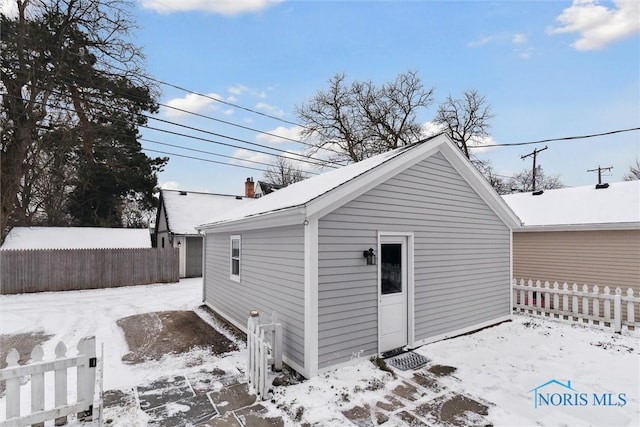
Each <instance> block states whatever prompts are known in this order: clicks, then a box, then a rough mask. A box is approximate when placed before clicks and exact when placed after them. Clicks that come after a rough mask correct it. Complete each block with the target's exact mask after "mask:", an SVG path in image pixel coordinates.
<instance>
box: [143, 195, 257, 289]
mask: <svg viewBox="0 0 640 427" xmlns="http://www.w3.org/2000/svg"><path fill="white" fill-rule="evenodd" d="M247 201H253V199H251V198H249V199H247V198H243V197H241V196H231V195H226V194H212V193H202V192H196V191H182V190H164V189H162V190H160V200H159V203H158V210H157V212H156V221H155V225H156V227H155V244H156V245H157V247H159V248H164V247H174V248H179V252H180V277H200V276H202V236H201V235H199V234H198V231H197V230H196V226H197V225H199V224H202V223H204V222H206V221H207V220H208V219H211V215H212V213H213V215H217V214H219V213H222V212H226V211H228V210H230V209H233V208H235V207H237V206H238V205H240V204H242V203H246V202H247Z"/></svg>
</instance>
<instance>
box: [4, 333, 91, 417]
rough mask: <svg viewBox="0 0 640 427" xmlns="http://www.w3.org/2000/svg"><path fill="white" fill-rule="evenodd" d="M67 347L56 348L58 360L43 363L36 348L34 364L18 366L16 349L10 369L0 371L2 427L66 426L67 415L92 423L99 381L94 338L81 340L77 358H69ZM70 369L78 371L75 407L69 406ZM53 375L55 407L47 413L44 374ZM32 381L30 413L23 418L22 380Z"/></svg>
mask: <svg viewBox="0 0 640 427" xmlns="http://www.w3.org/2000/svg"><path fill="white" fill-rule="evenodd" d="M66 354H67V347H66V346H65V345H64V343H63V342H59V343H58V345H57V346H56V348H55V356H56V358H55V359H54V360H51V361H43V360H42V359H43V357H44V351H43V349H42V346H41V345H36V346H35V347H34V348H33V350H32V351H31V363H29V364H27V365H18V360H19V359H20V354H19V353H18V351H17V350H16V349H15V348H12V349H11V350H9V353H8V354H7V359H6V361H7V367H6V368H4V369H0V380H4V381H6V420H3V421H0V427H9V426H11V427H16V426H26V425H40V426H42V425H44V422H45V421H48V420H52V419H55V425H57V426H59V425H64V424H66V423H67V415H69V414H73V413H77V414H78V418H79V419H85V420H88V419H92V418H91V417H92V416H93V398H94V393H95V379H96V369H95V367H96V363H97V359H96V340H95V337H87V338H82V339H81V340H80V341H79V342H78V355H77V356H67V355H66ZM69 368H77V381H76V382H77V399H76V403H71V404H70V403H68V401H67V386H68V381H67V377H68V375H67V374H68V372H67V370H68V369H69ZM51 371H53V372H54V389H55V407H54V408H53V409H47V410H45V373H46V372H51ZM25 376H27V377H30V383H31V413H30V414H26V415H22V416H21V415H20V379H21V377H25Z"/></svg>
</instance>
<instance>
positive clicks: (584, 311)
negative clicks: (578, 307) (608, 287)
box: [582, 284, 593, 323]
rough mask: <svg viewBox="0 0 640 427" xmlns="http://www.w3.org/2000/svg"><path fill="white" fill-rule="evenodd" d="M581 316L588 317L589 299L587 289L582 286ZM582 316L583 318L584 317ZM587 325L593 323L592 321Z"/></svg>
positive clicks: (585, 286)
mask: <svg viewBox="0 0 640 427" xmlns="http://www.w3.org/2000/svg"><path fill="white" fill-rule="evenodd" d="M582 293H583V295H582V314H583V315H584V316H588V315H589V297H588V295H587V294H588V293H589V287H588V286H587V285H586V284H584V285H582ZM584 316H583V317H584ZM589 323H593V322H592V321H589Z"/></svg>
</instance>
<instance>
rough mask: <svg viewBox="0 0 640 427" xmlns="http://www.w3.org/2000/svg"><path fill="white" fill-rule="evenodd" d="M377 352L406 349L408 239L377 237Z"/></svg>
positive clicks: (401, 237)
mask: <svg viewBox="0 0 640 427" xmlns="http://www.w3.org/2000/svg"><path fill="white" fill-rule="evenodd" d="M378 259H379V263H380V270H379V271H380V274H379V276H378V289H379V295H380V296H379V310H380V316H379V318H378V319H379V322H380V324H379V325H378V328H379V339H380V342H379V350H378V351H379V352H381V353H382V352H385V351H389V350H393V349H396V348H399V347H404V346H406V345H407V336H408V313H407V305H408V304H407V300H408V298H407V297H408V291H407V283H408V280H407V277H408V276H407V237H406V236H387V235H384V236H380V253H379V257H378Z"/></svg>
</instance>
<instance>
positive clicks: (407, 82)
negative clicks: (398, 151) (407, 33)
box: [296, 71, 434, 162]
mask: <svg viewBox="0 0 640 427" xmlns="http://www.w3.org/2000/svg"><path fill="white" fill-rule="evenodd" d="M433 91H434V90H433V88H431V89H426V88H425V87H424V85H423V84H422V81H421V80H420V77H419V76H418V74H417V73H416V72H414V71H408V72H406V73H402V74H399V75H398V76H397V77H396V79H395V80H394V81H392V82H387V83H385V84H383V85H382V86H381V87H378V86H376V85H375V84H374V83H373V82H371V81H367V82H358V81H355V82H353V83H351V84H349V83H348V82H347V79H346V75H345V74H336V75H335V76H333V77H332V78H331V79H330V80H329V88H328V89H326V90H323V91H319V92H318V93H317V94H316V95H315V96H314V97H313V98H312V99H311V100H310V101H309V102H308V103H306V104H305V105H302V106H300V107H296V111H297V114H298V118H299V120H300V121H301V122H302V124H303V130H302V137H303V138H307V139H308V140H309V141H310V142H311V143H313V144H314V147H313V148H312V149H311V153H316V152H318V151H319V150H321V149H326V150H329V151H331V154H330V160H331V161H347V162H358V161H360V160H363V159H366V158H368V157H371V156H374V155H376V154H380V153H383V152H385V151H388V150H392V149H394V148H397V147H400V146H403V145H407V144H410V143H412V142H415V141H417V140H419V139H420V138H422V136H423V133H422V127H421V126H420V124H419V123H418V122H417V120H416V113H417V111H419V110H420V109H421V108H426V107H428V106H429V105H431V104H432V102H433V100H432V97H433Z"/></svg>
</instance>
